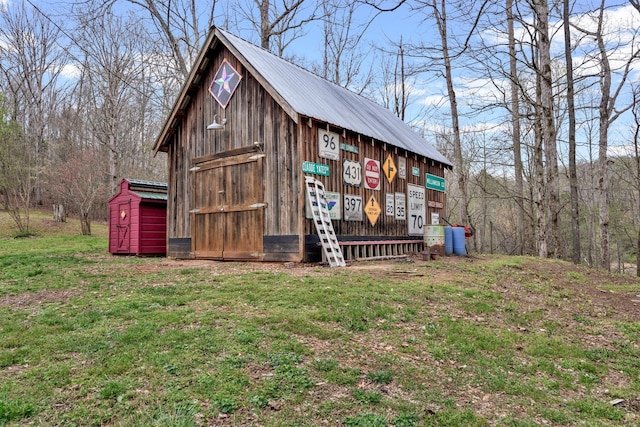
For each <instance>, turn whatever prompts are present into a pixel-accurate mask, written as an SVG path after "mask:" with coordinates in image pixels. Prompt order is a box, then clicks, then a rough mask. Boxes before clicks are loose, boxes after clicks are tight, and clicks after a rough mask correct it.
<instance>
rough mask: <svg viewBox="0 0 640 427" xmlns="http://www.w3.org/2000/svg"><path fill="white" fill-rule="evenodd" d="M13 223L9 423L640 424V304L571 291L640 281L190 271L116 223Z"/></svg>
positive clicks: (199, 266)
mask: <svg viewBox="0 0 640 427" xmlns="http://www.w3.org/2000/svg"><path fill="white" fill-rule="evenodd" d="M0 223H1V222H0ZM34 228H35V227H34ZM2 230H3V229H2V228H1V227H0V235H2V236H3V237H0V426H2V425H7V426H16V425H28V424H34V425H82V426H86V425H95V426H98V425H105V424H107V425H132V426H150V425H153V426H197V425H210V424H213V425H217V424H226V425H265V426H279V425H307V426H314V425H323V424H329V425H336V424H338V425H346V426H392V425H393V426H489V425H500V426H534V425H541V424H544V425H563V426H566V425H594V426H595V425H598V426H618V425H629V426H632V425H638V424H639V423H640V414H639V413H638V410H637V406H633V405H626V406H625V405H619V406H612V405H610V404H609V402H610V401H611V400H612V399H614V398H622V399H625V400H626V401H629V402H632V401H633V399H636V398H637V396H639V395H640V363H638V360H640V346H639V345H638V342H639V340H640V320H639V319H638V316H637V314H636V315H635V317H634V316H633V315H632V316H627V317H624V316H622V315H618V316H614V315H601V314H597V313H596V311H594V310H592V309H591V308H590V304H595V303H596V302H594V301H593V298H596V297H597V295H599V293H598V292H596V293H593V294H590V296H585V295H583V293H582V292H578V291H577V290H576V288H570V286H590V283H591V282H594V283H595V282H602V283H603V286H606V287H607V289H608V290H613V291H614V292H623V291H624V290H626V289H634V291H633V292H635V293H634V294H637V293H638V290H640V286H638V285H639V282H638V281H637V279H633V278H630V279H628V280H626V279H625V281H620V280H619V277H618V278H615V277H614V276H611V277H612V279H616V280H597V281H596V280H592V273H591V272H590V271H588V270H586V269H583V270H573V267H571V266H569V265H568V264H560V265H559V264H558V263H557V262H551V263H548V262H546V261H542V260H537V259H531V258H519V257H488V258H483V259H475V260H472V259H460V258H458V259H454V258H452V259H443V260H439V261H437V262H428V263H415V264H406V263H404V264H403V263H394V262H390V263H388V264H385V266H384V268H379V266H380V263H371V264H366V263H362V264H360V265H358V266H354V267H347V268H345V269H328V268H318V267H316V266H300V267H296V268H291V269H287V268H285V267H283V266H275V267H274V266H265V268H262V266H261V265H258V264H242V263H227V264H222V263H211V265H210V266H209V265H208V264H206V263H201V262H198V263H194V264H193V265H189V263H188V262H179V263H178V262H175V261H170V260H166V259H163V258H135V257H113V256H111V255H109V254H108V253H107V240H106V237H105V236H106V233H105V230H104V226H103V225H102V226H101V225H94V230H95V231H96V234H97V236H93V237H83V236H80V235H79V233H77V234H76V233H75V232H70V231H69V229H64V228H60V229H56V230H57V233H56V232H54V231H55V230H50V229H48V230H43V231H42V232H40V233H39V234H38V237H36V238H29V239H26V238H19V239H16V238H13V236H12V235H11V233H6V232H3V231H2ZM569 270H570V271H569ZM593 274H595V273H593ZM598 274H601V275H603V274H604V273H598ZM607 277H608V276H604V275H603V276H601V277H600V279H606V278H607ZM585 278H588V280H587V279H585ZM599 304H604V303H603V302H599ZM614 312H615V310H611V311H607V313H614ZM600 313H601V311H600ZM617 314H619V313H617ZM634 408H636V409H634Z"/></svg>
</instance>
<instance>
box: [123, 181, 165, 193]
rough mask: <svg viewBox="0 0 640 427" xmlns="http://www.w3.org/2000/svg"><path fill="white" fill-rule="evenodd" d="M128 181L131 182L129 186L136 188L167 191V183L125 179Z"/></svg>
mask: <svg viewBox="0 0 640 427" xmlns="http://www.w3.org/2000/svg"><path fill="white" fill-rule="evenodd" d="M125 179H126V180H127V181H129V184H131V185H132V186H134V187H144V188H149V189H156V190H159V191H162V190H164V191H167V183H166V182H158V181H147V180H144V179H133V178H125Z"/></svg>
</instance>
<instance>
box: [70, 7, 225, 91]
mask: <svg viewBox="0 0 640 427" xmlns="http://www.w3.org/2000/svg"><path fill="white" fill-rule="evenodd" d="M119 3H121V4H128V5H129V6H133V7H134V11H135V12H142V13H143V16H145V15H146V17H147V18H148V19H149V20H150V21H151V23H152V24H153V27H154V28H155V30H156V31H157V33H156V37H159V38H160V39H161V40H162V41H163V43H162V44H163V46H164V47H165V49H167V50H169V51H170V52H171V55H170V58H171V60H172V62H173V70H174V75H175V76H176V77H178V76H179V80H180V81H184V80H185V79H186V78H187V76H188V75H189V71H190V69H191V64H193V61H194V60H195V59H196V56H197V54H198V52H199V51H200V47H201V45H202V43H203V42H204V39H205V38H206V35H207V34H208V31H209V28H210V27H211V26H212V25H213V23H214V16H215V11H216V5H217V2H216V0H213V2H211V3H210V2H197V1H193V0H89V2H88V3H86V4H85V3H84V2H78V4H77V5H76V12H77V16H78V17H79V18H80V19H81V20H83V21H85V22H88V21H92V20H98V21H100V20H102V19H104V17H105V15H113V14H115V12H114V8H115V6H116V5H117V4H119ZM132 28H137V29H138V31H140V30H142V28H141V27H140V26H139V25H135V26H134V27H132Z"/></svg>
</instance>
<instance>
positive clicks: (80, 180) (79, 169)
mask: <svg viewBox="0 0 640 427" xmlns="http://www.w3.org/2000/svg"><path fill="white" fill-rule="evenodd" d="M103 164H104V156H103V155H102V154H101V153H100V151H98V150H96V149H94V148H87V149H84V150H83V151H80V152H78V153H76V155H75V156H73V157H71V158H69V159H67V161H66V162H63V163H62V164H58V167H56V168H50V169H49V172H48V178H49V188H50V189H51V191H52V192H53V193H54V194H55V195H56V196H57V197H58V198H59V200H62V201H63V202H64V204H65V205H66V206H69V207H70V208H71V209H73V210H74V211H75V212H77V213H78V215H79V217H80V226H81V229H82V234H83V235H84V236H89V235H91V215H92V213H93V211H94V209H95V208H96V206H97V204H98V202H100V201H104V200H106V198H107V197H108V196H109V194H111V189H110V188H109V186H108V184H107V182H108V181H107V180H106V179H105V178H106V177H105V174H106V171H104V168H103V167H102V165H103Z"/></svg>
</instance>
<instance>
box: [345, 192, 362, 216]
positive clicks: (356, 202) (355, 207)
mask: <svg viewBox="0 0 640 427" xmlns="http://www.w3.org/2000/svg"><path fill="white" fill-rule="evenodd" d="M344 220H345V221H362V197H361V196H354V195H353V194H345V195H344Z"/></svg>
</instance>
